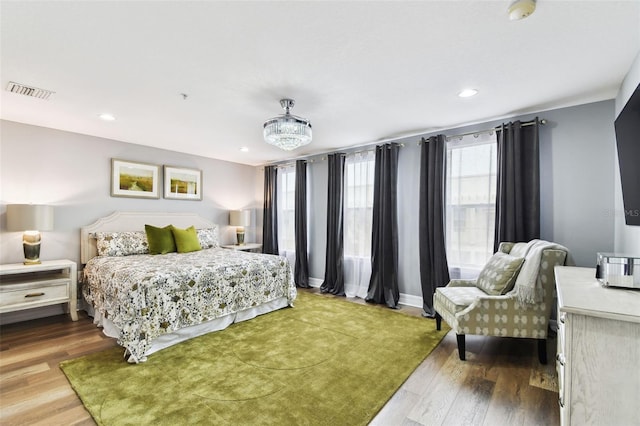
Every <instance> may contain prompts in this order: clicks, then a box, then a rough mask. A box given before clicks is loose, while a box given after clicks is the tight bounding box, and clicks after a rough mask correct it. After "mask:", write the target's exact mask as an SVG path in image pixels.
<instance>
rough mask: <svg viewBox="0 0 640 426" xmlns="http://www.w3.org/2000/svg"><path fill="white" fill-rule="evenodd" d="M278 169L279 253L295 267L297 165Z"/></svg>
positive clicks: (282, 166)
mask: <svg viewBox="0 0 640 426" xmlns="http://www.w3.org/2000/svg"><path fill="white" fill-rule="evenodd" d="M277 169H278V171H277V175H278V188H277V191H276V197H277V199H278V202H277V203H276V204H277V205H278V254H279V255H280V256H283V257H285V258H286V259H287V261H288V262H289V264H290V265H291V266H292V267H293V266H294V265H295V263H296V237H295V230H296V227H295V220H296V218H295V213H296V212H295V208H296V203H295V198H296V166H295V164H294V163H291V164H287V165H280V166H278V167H277Z"/></svg>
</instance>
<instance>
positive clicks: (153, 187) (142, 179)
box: [111, 158, 160, 199]
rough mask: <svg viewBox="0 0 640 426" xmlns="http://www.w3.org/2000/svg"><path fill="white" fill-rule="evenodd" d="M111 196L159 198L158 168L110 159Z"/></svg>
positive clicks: (153, 165) (156, 166) (151, 165)
mask: <svg viewBox="0 0 640 426" xmlns="http://www.w3.org/2000/svg"><path fill="white" fill-rule="evenodd" d="M111 196H112V197H130V198H156V199H157V198H160V166H158V165H155V164H147V163H139V162H133V161H127V160H119V159H117V158H112V159H111Z"/></svg>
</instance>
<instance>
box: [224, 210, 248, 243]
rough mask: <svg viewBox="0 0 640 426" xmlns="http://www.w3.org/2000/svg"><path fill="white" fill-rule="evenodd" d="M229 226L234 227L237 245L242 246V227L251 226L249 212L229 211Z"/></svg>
mask: <svg viewBox="0 0 640 426" xmlns="http://www.w3.org/2000/svg"><path fill="white" fill-rule="evenodd" d="M229 225H231V226H235V227H236V239H237V240H238V243H237V245H239V246H242V245H244V227H245V226H249V225H251V210H231V211H230V212H229Z"/></svg>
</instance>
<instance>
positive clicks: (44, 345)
mask: <svg viewBox="0 0 640 426" xmlns="http://www.w3.org/2000/svg"><path fill="white" fill-rule="evenodd" d="M308 291H311V292H317V290H315V289H312V290H308ZM326 297H333V296H326ZM353 301H355V302H356V303H364V302H363V301H361V300H360V299H353ZM380 309H387V308H384V307H380ZM400 312H404V313H407V314H409V315H416V316H419V315H420V310H419V309H417V308H410V307H403V308H402V309H400ZM425 321H431V320H428V319H425ZM113 346H116V343H115V340H114V339H111V338H108V337H106V336H104V335H103V334H102V331H101V330H100V329H98V328H97V327H96V326H95V325H93V324H92V322H91V318H88V317H87V316H86V314H85V313H84V312H79V320H78V321H77V322H73V321H71V320H70V319H69V317H68V316H66V315H59V316H54V317H48V318H42V319H38V320H33V321H25V322H22V323H16V324H9V325H6V326H3V327H2V329H1V330H0V424H2V425H27V424H28V425H47V426H48V425H94V424H95V423H94V421H93V419H92V418H91V416H90V415H89V413H88V412H87V411H86V410H85V409H84V407H83V405H82V403H81V402H80V400H79V399H78V397H77V396H76V394H75V392H74V391H73V389H72V388H71V386H70V385H69V382H68V381H67V379H66V377H65V376H64V374H63V373H62V371H61V370H60V368H59V367H58V363H59V362H60V361H62V360H65V359H70V358H76V357H78V356H81V355H84V354H88V353H92V352H97V351H100V350H103V349H106V348H109V347H113ZM554 359H555V341H553V340H552V341H550V343H549V360H550V364H549V365H547V366H541V365H540V364H539V363H538V361H537V349H536V344H535V342H534V341H528V340H520V339H506V338H496V337H488V338H485V337H481V336H467V361H464V362H463V361H460V360H459V359H458V355H457V347H456V338H455V334H453V333H451V332H450V333H449V334H447V336H446V337H445V338H444V340H443V341H442V342H441V343H440V345H438V347H437V348H436V349H435V350H434V351H433V352H432V353H431V355H429V357H427V359H426V360H425V361H424V362H422V364H421V365H420V366H419V367H418V368H417V369H416V371H415V372H414V373H413V374H412V375H411V376H410V377H409V379H408V380H407V381H406V382H405V383H404V384H403V386H402V387H401V388H400V389H399V390H398V392H396V394H395V395H394V396H393V397H392V398H391V399H390V400H389V402H388V403H387V404H386V406H385V407H384V408H383V409H382V410H381V411H380V413H378V415H377V416H376V417H375V418H374V419H373V421H372V422H371V424H372V425H380V426H388V425H491V426H493V425H558V424H559V423H560V420H559V409H558V402H557V401H558V393H557V390H555V387H554V386H555V380H556V375H555V370H554V364H553V360H554ZM336 426H337V425H336Z"/></svg>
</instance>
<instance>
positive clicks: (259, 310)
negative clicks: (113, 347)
mask: <svg viewBox="0 0 640 426" xmlns="http://www.w3.org/2000/svg"><path fill="white" fill-rule="evenodd" d="M84 305H85V310H86V311H87V314H88V315H89V316H90V317H92V318H93V323H94V324H96V325H97V326H98V327H102V332H103V333H104V334H105V335H106V336H109V337H113V338H116V339H117V338H119V337H120V329H119V328H118V327H117V326H116V325H114V324H113V322H112V321H111V320H109V319H108V318H104V317H103V316H102V315H101V314H100V312H97V311H95V310H94V309H93V306H91V304H89V303H87V302H86V301H85V303H84ZM288 305H289V303H288V301H287V298H286V297H280V298H278V299H274V300H272V301H270V302H267V303H264V304H262V305H259V306H255V307H253V308H249V309H245V310H242V311H239V312H234V313H231V314H228V315H225V316H222V317H220V318H216V319H213V320H210V321H207V322H204V323H202V324H196V325H192V326H189V327H186V328H182V329H180V330H176V331H174V332H172V333H167V334H163V335H161V336H159V337H158V338H156V339H155V340H153V342H152V343H151V347H150V348H149V350H148V351H147V352H146V353H145V354H144V358H143V359H137V360H136V359H134V358H133V357H132V356H131V355H130V354H129V353H128V351H127V350H126V349H125V357H126V358H127V361H128V362H130V363H136V362H144V361H145V360H146V357H147V356H149V355H151V354H152V353H154V352H158V351H160V350H162V349H165V348H168V347H169V346H173V345H175V344H178V343H180V342H184V341H185V340H189V339H193V338H194V337H198V336H202V335H204V334H207V333H211V332H213V331H219V330H224V329H225V328H227V327H229V326H230V325H231V324H233V323H236V322H242V321H247V320H250V319H252V318H255V317H257V316H258V315H263V314H267V313H269V312H273V311H277V310H278V309H282V308H285V307H287V306H288Z"/></svg>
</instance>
